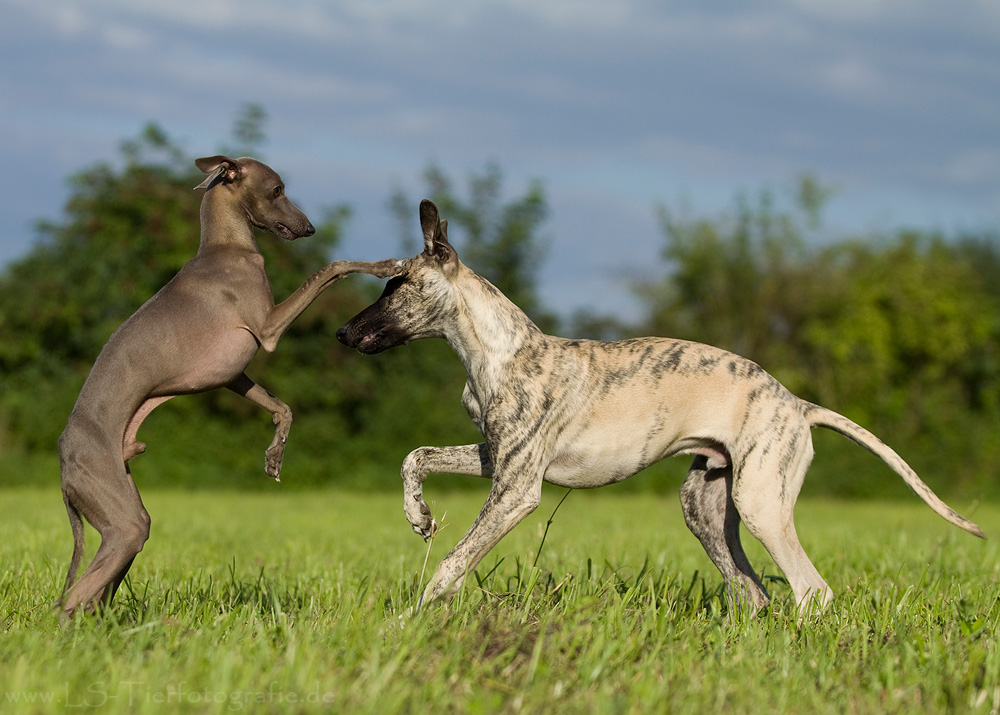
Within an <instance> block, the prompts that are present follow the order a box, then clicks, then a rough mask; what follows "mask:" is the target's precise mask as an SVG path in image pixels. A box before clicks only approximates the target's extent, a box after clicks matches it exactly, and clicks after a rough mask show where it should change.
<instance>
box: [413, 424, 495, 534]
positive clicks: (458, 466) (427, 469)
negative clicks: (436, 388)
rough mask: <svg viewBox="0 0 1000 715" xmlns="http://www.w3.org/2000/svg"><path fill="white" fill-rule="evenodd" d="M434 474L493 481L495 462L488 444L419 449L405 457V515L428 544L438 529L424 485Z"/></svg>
mask: <svg viewBox="0 0 1000 715" xmlns="http://www.w3.org/2000/svg"><path fill="white" fill-rule="evenodd" d="M432 472H434V473H438V474H466V475H469V476H471V477H485V478H487V479H491V478H492V477H493V462H492V461H491V460H490V455H489V452H488V451H487V450H486V444H485V443H480V444H466V445H462V446H460V447H418V448H417V449H415V450H413V451H412V452H410V453H409V454H408V455H406V459H404V460H403V468H402V470H401V472H400V476H401V477H402V478H403V511H405V512H406V518H407V520H408V521H409V522H410V524H411V525H412V526H413V530H414V531H415V532H416V533H418V534H420V535H421V536H422V537H424V539H425V540H426V539H429V538H430V537H431V536H433V535H434V531H435V530H436V529H437V524H436V523H435V521H434V519H433V517H432V516H431V510H430V507H428V506H427V504H426V503H425V502H424V498H423V485H424V481H426V479H427V475H428V474H431V473H432Z"/></svg>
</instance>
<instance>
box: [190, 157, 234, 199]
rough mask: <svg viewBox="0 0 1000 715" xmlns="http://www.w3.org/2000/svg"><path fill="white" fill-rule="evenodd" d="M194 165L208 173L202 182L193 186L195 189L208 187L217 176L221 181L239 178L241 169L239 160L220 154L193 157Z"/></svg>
mask: <svg viewBox="0 0 1000 715" xmlns="http://www.w3.org/2000/svg"><path fill="white" fill-rule="evenodd" d="M194 165H195V166H197V167H198V168H199V169H201V170H202V171H204V172H205V173H206V174H208V176H207V177H205V180H204V181H203V182H201V183H200V184H198V185H197V186H196V187H194V188H195V189H196V190H197V189H207V188H209V187H210V186H211V185H212V184H214V183H215V181H216V180H217V179H219V178H221V179H222V180H223V181H236V179H238V178H240V174H241V173H242V171H243V168H242V167H241V166H240V162H238V161H237V160H236V159H230V158H229V157H228V156H222V155H221V154H220V155H218V156H206V157H204V158H202V159H195V160H194Z"/></svg>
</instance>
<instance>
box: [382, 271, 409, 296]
mask: <svg viewBox="0 0 1000 715" xmlns="http://www.w3.org/2000/svg"><path fill="white" fill-rule="evenodd" d="M404 283H406V278H405V277H403V276H393V277H392V278H390V279H389V280H388V281H386V284H385V289H384V290H383V291H382V297H383V298H384V297H385V296H387V295H392V294H393V293H395V292H396V291H397V290H398V289H399V287H400V286H402V285H403V284H404Z"/></svg>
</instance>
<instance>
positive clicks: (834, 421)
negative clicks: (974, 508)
mask: <svg viewBox="0 0 1000 715" xmlns="http://www.w3.org/2000/svg"><path fill="white" fill-rule="evenodd" d="M805 418H806V420H807V421H808V422H809V424H810V425H811V426H813V427H825V428H826V429H829V430H833V431H834V432H837V433H838V434H842V435H844V436H845V437H847V439H849V440H851V441H852V442H854V443H855V444H859V445H861V446H862V447H864V448H865V449H867V450H868V451H869V452H871V453H872V454H874V455H875V456H876V457H878V458H879V459H881V460H882V461H883V462H885V463H886V465H888V467H889V468H890V469H891V470H892V471H894V472H895V473H896V474H898V475H899V476H901V477H902V478H903V480H904V481H905V482H906V484H907V485H908V486H909V487H910V489H912V490H913V492H914V493H915V494H916V495H917V496H918V497H920V498H921V499H923V500H924V502H925V503H926V504H927V506H929V507H930V508H931V509H933V510H934V511H935V512H937V513H938V514H939V515H940V516H941V517H942V518H944V519H946V520H948V521H949V522H951V523H952V524H954V525H955V526H957V527H959V528H960V529H965V530H966V531H968V532H969V533H970V534H974V535H975V536H978V537H979V538H981V539H985V538H986V537H985V535H984V534H983V530H982V529H980V528H979V527H978V526H977V525H976V524H974V523H972V522H971V521H969V520H968V519H966V518H965V517H964V516H962V515H961V514H959V513H958V512H956V511H955V510H954V509H952V508H951V507H950V506H948V505H947V504H945V503H944V502H943V501H941V499H940V498H939V497H938V495H937V494H935V493H934V492H933V491H931V488H930V487H929V486H927V485H926V484H924V482H923V480H922V479H921V478H920V477H918V476H917V473H916V472H914V471H913V469H912V468H911V467H910V465H909V464H907V463H906V462H904V461H903V458H902V457H900V456H899V455H898V454H896V452H895V451H894V450H893V449H892V447H890V446H889V445H887V444H886V443H885V442H883V441H882V440H880V439H879V438H878V437H876V436H875V435H873V434H872V433H871V432H869V431H868V430H866V429H865V428H864V427H862V426H861V425H858V424H855V423H854V422H852V421H851V420H849V419H847V418H846V417H844V416H843V415H841V414H837V413H836V412H834V411H833V410H828V409H827V408H825V407H820V406H819V405H814V404H812V403H806V410H805Z"/></svg>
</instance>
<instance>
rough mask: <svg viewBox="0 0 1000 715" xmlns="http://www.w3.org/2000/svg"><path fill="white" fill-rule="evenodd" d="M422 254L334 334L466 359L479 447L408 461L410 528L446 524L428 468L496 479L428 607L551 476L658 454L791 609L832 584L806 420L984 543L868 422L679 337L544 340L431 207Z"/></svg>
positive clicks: (699, 530) (425, 215) (595, 481)
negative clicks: (804, 505) (461, 250)
mask: <svg viewBox="0 0 1000 715" xmlns="http://www.w3.org/2000/svg"><path fill="white" fill-rule="evenodd" d="M420 223H421V227H422V229H423V235H424V247H425V248H424V251H423V253H421V254H420V255H418V256H416V257H415V258H411V259H409V260H408V261H406V263H405V264H404V266H403V270H402V272H401V273H400V274H399V275H397V276H396V277H394V278H392V279H390V281H389V282H388V284H387V285H386V288H385V291H384V292H383V294H382V296H381V297H380V298H379V300H378V301H377V302H376V303H374V304H373V305H371V306H369V307H368V308H366V309H365V310H364V311H362V312H361V313H359V314H358V315H357V316H356V317H354V318H353V319H351V320H350V321H349V322H348V323H347V324H346V325H344V327H342V328H341V329H340V330H339V331H338V332H337V337H338V338H339V339H340V340H341V341H342V342H343V343H345V344H346V345H348V346H350V347H354V348H357V350H359V351H360V352H362V353H369V354H374V353H378V352H381V351H383V350H386V349H388V348H391V347H394V346H397V345H402V344H404V343H406V342H408V341H410V340H417V339H419V338H430V337H440V338H444V339H445V340H447V341H448V342H449V344H450V345H451V346H452V348H453V349H454V350H455V352H456V353H457V354H458V355H459V357H460V358H461V359H462V362H463V363H464V364H465V368H466V371H467V373H468V381H467V382H466V385H465V391H464V394H463V396H462V401H463V404H464V405H465V408H466V410H467V411H468V412H469V415H470V416H471V417H472V419H473V421H474V422H475V423H476V424H477V425H478V427H479V429H480V431H481V432H482V434H483V436H484V437H485V440H486V441H485V443H483V444H473V445H466V446H460V447H421V448H419V449H416V450H414V451H413V452H411V453H410V454H409V455H408V456H407V457H406V459H405V461H404V462H403V468H402V478H403V492H404V509H405V512H406V517H407V519H408V520H409V521H410V523H411V524H412V525H413V529H414V531H416V532H417V533H418V534H421V535H422V536H424V538H427V537H429V536H430V535H432V534H433V533H434V530H435V529H436V524H435V522H434V520H433V519H432V518H431V514H430V510H429V509H428V507H427V505H426V504H425V503H424V501H423V498H422V484H423V482H424V480H425V479H426V477H427V475H428V474H429V473H432V472H435V473H452V474H468V475H474V476H481V477H487V478H492V480H493V486H492V489H491V490H490V494H489V497H488V498H487V499H486V503H485V504H484V505H483V508H482V511H481V512H480V513H479V516H478V518H477V519H476V521H475V523H474V524H473V525H472V527H471V528H470V529H469V531H468V532H467V533H466V534H465V536H464V537H462V539H461V540H460V541H459V542H458V545H457V546H456V547H455V548H454V549H453V550H452V551H451V553H449V554H448V555H447V556H446V557H445V558H444V560H443V561H442V562H441V563H440V565H439V566H438V567H437V570H436V571H435V573H434V576H433V577H432V578H431V580H430V582H429V583H428V584H427V587H426V589H425V590H424V592H423V594H422V596H421V598H420V602H419V603H427V602H429V601H430V600H431V599H434V598H437V597H439V596H445V597H448V596H450V595H451V594H452V593H454V591H455V590H456V589H457V588H458V587H459V585H460V584H461V582H462V580H463V578H464V577H465V575H466V574H467V573H468V572H469V571H470V570H471V569H473V568H475V566H476V565H477V564H478V563H479V561H480V560H481V559H482V558H483V557H484V556H485V555H486V553H487V552H488V551H489V550H490V549H491V548H492V547H493V546H495V545H496V543H497V542H498V541H499V540H500V539H501V538H502V537H503V536H504V534H506V533H507V532H508V531H510V530H511V529H512V528H513V527H514V526H515V525H516V524H517V523H518V522H519V521H521V519H523V518H524V517H525V516H526V515H527V514H529V513H530V512H531V511H532V510H534V509H535V507H537V506H538V503H539V499H540V496H541V487H542V482H543V481H547V482H550V483H552V484H557V485H559V486H564V487H574V488H580V487H599V486H603V485H605V484H611V483H613V482H617V481H621V480H623V479H626V478H628V477H630V476H632V475H633V474H635V473H636V472H638V471H639V470H641V469H643V468H644V467H647V466H648V465H650V464H652V463H653V462H656V461H658V460H660V459H663V458H664V457H669V456H671V455H676V454H694V455H695V459H694V463H693V464H692V466H691V469H690V471H689V472H688V475H687V478H686V479H685V481H684V485H683V487H682V488H681V503H682V505H683V509H684V518H685V520H686V522H687V524H688V527H689V528H690V529H691V531H692V532H694V534H695V536H697V537H698V539H699V540H700V541H701V543H702V545H703V546H704V547H705V550H706V551H707V552H708V555H709V557H710V558H711V559H712V561H713V562H714V563H715V565H716V566H717V567H718V568H719V570H720V571H721V572H722V575H723V578H724V579H725V581H726V584H727V587H728V593H729V598H730V601H731V603H732V604H733V605H734V606H735V605H736V604H737V603H738V602H745V601H746V599H747V597H749V599H750V601H751V602H752V607H753V608H754V609H760V608H763V607H765V606H766V605H767V604H768V602H769V597H768V594H767V592H766V590H765V589H764V586H763V584H762V583H761V581H760V579H759V578H758V577H757V575H756V574H755V573H754V571H753V569H752V567H751V566H750V564H749V562H748V561H747V558H746V555H745V554H744V552H743V548H742V546H741V544H740V536H739V523H740V520H741V519H742V520H743V522H744V523H745V524H746V526H747V528H748V529H749V531H750V533H751V534H753V535H754V536H755V537H756V538H757V539H759V540H760V541H761V543H763V545H764V546H765V547H766V548H767V550H768V552H769V553H770V554H771V556H772V558H773V559H774V561H775V563H776V564H777V565H778V566H779V567H780V568H781V570H782V571H783V572H784V573H785V576H786V577H787V579H788V582H789V583H790V585H791V587H792V591H793V593H794V596H795V600H796V603H797V604H798V605H799V606H800V607H803V606H804V605H805V604H806V602H807V600H810V599H816V601H818V604H819V605H820V606H825V605H826V604H827V603H828V602H829V601H830V600H831V599H832V597H833V592H832V591H831V590H830V587H829V586H828V585H827V584H826V582H825V581H824V580H823V578H822V577H821V576H820V575H819V573H818V572H817V571H816V568H815V567H814V566H813V565H812V563H811V562H810V561H809V558H808V557H807V556H806V554H805V552H804V551H803V550H802V546H801V545H800V544H799V540H798V537H797V536H796V533H795V526H794V524H793V521H792V510H793V508H794V506H795V500H796V497H797V496H798V493H799V489H800V487H801V486H802V482H803V479H804V477H805V473H806V469H807V468H808V467H809V463H810V461H811V460H812V457H813V449H812V439H811V435H810V428H811V427H826V428H828V429H832V430H834V431H836V432H839V433H840V434H843V435H844V436H846V437H847V438H848V439H851V440H853V441H854V442H856V443H857V444H859V445H861V446H862V447H864V448H866V449H868V450H869V451H870V452H872V453H873V454H875V455H876V456H878V457H879V458H881V459H882V460H883V461H884V462H885V463H886V464H887V465H888V466H889V467H891V468H892V469H893V470H894V471H895V472H897V473H898V474H899V475H900V476H902V477H903V479H904V480H905V481H906V483H907V484H908V485H909V486H910V488H911V489H913V490H914V491H915V492H916V493H917V495H918V496H920V498H922V499H923V500H924V501H925V502H926V503H927V504H928V506H930V507H931V509H933V510H934V511H935V512H937V513H938V514H940V515H941V516H942V517H944V518H945V519H947V520H948V521H949V522H951V523H952V524H954V525H956V526H959V527H961V528H962V529H965V530H966V531H968V532H970V533H972V534H975V535H977V536H982V531H981V530H980V529H979V527H978V526H976V525H975V524H973V523H972V522H970V521H968V520H966V519H964V518H963V517H961V516H959V515H958V514H956V513H955V512H954V511H952V510H951V509H950V508H949V507H948V506H947V505H945V504H944V503H943V502H942V501H941V500H940V499H938V497H937V496H936V495H935V494H934V493H933V492H932V491H931V490H930V489H929V488H928V487H927V485H926V484H924V483H923V482H922V481H921V480H920V478H919V477H918V476H917V475H916V474H915V473H914V472H913V470H912V469H910V468H909V467H908V466H907V465H906V463H905V462H904V461H903V460H902V459H901V458H900V457H899V456H898V455H897V454H896V453H895V452H894V451H893V450H892V449H890V448H889V447H887V446H886V445H885V444H883V443H882V442H881V441H879V440H878V439H877V438H876V437H875V436H874V435H872V434H871V433H870V432H868V431H867V430H865V429H863V428H861V427H859V426H858V425H856V424H854V423H853V422H851V421H850V420H848V419H847V418H846V417H843V416H841V415H839V414H837V413H835V412H832V411H830V410H828V409H825V408H823V407H820V406H818V405H814V404H810V403H808V402H805V401H803V400H800V399H799V398H797V397H795V396H794V395H792V394H791V393H790V392H789V391H788V390H786V389H785V388H784V387H783V386H782V385H780V384H779V383H778V382H777V381H776V380H775V379H774V378H773V377H771V376H770V375H768V374H767V373H766V372H764V370H762V369H761V368H760V367H759V366H757V365H756V364H755V363H753V362H751V361H749V360H747V359H745V358H742V357H740V356H738V355H734V354H733V353H729V352H726V351H725V350H720V349H718V348H714V347H710V346H708V345H701V344H698V343H692V342H686V341H683V340H672V339H667V338H638V339H634V340H622V341H619V342H599V341H593V340H567V339H564V338H558V337H552V336H549V335H544V334H543V333H542V332H541V331H540V330H539V329H538V328H537V327H535V325H534V324H533V323H532V322H531V321H530V320H529V319H528V318H527V317H526V316H525V315H524V313H522V312H521V311H520V310H519V309H518V308H517V307H516V306H515V305H514V304H513V303H511V302H510V301H509V300H507V298H505V297H504V295H503V294H502V293H500V291H498V290H497V289H496V288H495V287H494V286H493V285H491V284H490V283H489V282H487V281H486V280H484V279H483V278H481V277H480V276H478V275H476V274H475V273H474V272H472V271H471V270H469V269H468V268H466V267H465V266H464V265H463V264H462V263H461V262H460V261H459V260H458V256H457V254H456V253H455V250H454V249H453V248H452V247H451V245H450V244H449V243H448V240H447V235H446V229H447V224H446V222H444V221H439V218H438V211H437V208H436V207H435V206H434V204H432V203H431V202H429V201H424V202H422V203H421V204H420Z"/></svg>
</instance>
